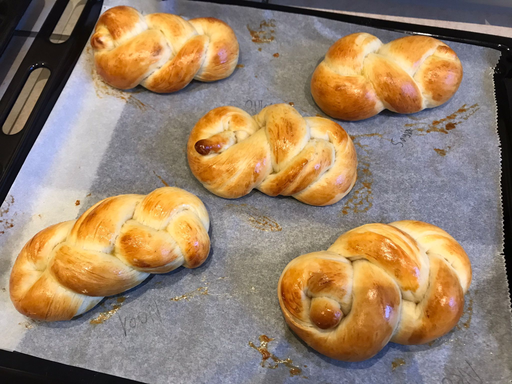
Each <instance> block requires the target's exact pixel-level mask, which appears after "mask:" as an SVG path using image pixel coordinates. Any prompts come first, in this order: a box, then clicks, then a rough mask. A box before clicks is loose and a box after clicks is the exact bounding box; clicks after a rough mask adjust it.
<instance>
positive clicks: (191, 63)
mask: <svg viewBox="0 0 512 384" xmlns="http://www.w3.org/2000/svg"><path fill="white" fill-rule="evenodd" d="M91 46H92V48H93V49H94V61H95V64H96V69H97V71H98V73H99V75H100V76H101V77H102V78H103V79H104V80H105V82H106V83H108V84H110V85H112V86H113V87H116V88H121V89H130V88H133V87H136V86H137V85H139V84H141V85H142V86H143V87H145V88H147V89H149V90H151V91H153V92H158V93H169V92H176V91H179V90H180V89H182V88H184V87H186V86H187V84H188V83H190V82H191V81H192V79H196V80H199V81H216V80H220V79H224V78H226V77H228V76H230V75H231V74H232V73H233V71H234V70H235V67H236V64H237V62H238V41H237V39H236V36H235V33H234V32H233V30H232V29H231V28H230V27H229V26H228V25H227V24H226V23H224V22H223V21H221V20H218V19H214V18H211V17H205V18H198V19H192V20H189V21H187V20H185V19H183V18H181V17H179V16H176V15H171V14H168V13H153V14H150V15H146V16H142V15H141V14H140V13H139V12H138V11H137V10H136V9H134V8H131V7H126V6H119V7H114V8H111V9H109V10H108V11H106V12H105V13H103V14H102V15H101V16H100V18H99V20H98V24H97V25H96V29H95V33H94V34H93V36H92V38H91Z"/></svg>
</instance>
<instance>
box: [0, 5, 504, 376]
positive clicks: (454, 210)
mask: <svg viewBox="0 0 512 384" xmlns="http://www.w3.org/2000/svg"><path fill="white" fill-rule="evenodd" d="M105 4H106V7H105V9H106V8H107V7H110V6H114V5H119V4H128V5H133V6H135V7H136V8H138V9H140V10H142V11H143V12H144V13H151V12H157V11H158V12H160V11H161V12H171V13H175V14H179V15H183V16H185V17H187V18H193V17H201V16H212V17H217V18H220V19H222V20H224V21H226V22H227V23H228V24H230V25H231V26H232V27H233V29H234V30H235V32H236V34H237V37H238V39H239V42H240V52H241V54H240V61H239V66H238V68H237V70H236V71H235V73H234V74H233V75H232V76H231V77H230V78H228V79H225V80H222V81H219V82H215V83H208V84H206V83H200V82H193V83H192V84H190V85H189V86H188V87H187V88H185V89H184V90H182V91H180V92H177V93H174V94H170V95H158V94H154V93H151V92H148V91H146V90H144V89H143V88H136V89H135V90H134V91H131V92H123V91H119V90H115V89H112V88H110V87H109V86H107V85H105V84H103V83H102V82H101V80H100V79H99V78H98V76H97V74H95V72H94V70H93V65H92V50H91V48H90V46H87V47H86V48H85V50H84V52H83V54H82V57H81V59H80V60H79V62H78V64H77V66H76V68H75V69H74V72H73V74H72V76H71V77H70V79H69V81H68V83H67V85H66V87H65V89H64V90H63V92H62V94H61V97H60V98H59V100H58V102H57V104H56V105H55V107H54V109H53V111H52V114H51V115H50V117H49V119H48V121H47V123H46V125H45V128H44V130H43V131H42V133H41V134H40V136H39V138H38V140H37V142H36V144H35V145H34V147H33V149H32V151H31V153H30V155H29V156H28V158H27V160H26V162H25V164H24V165H23V168H22V170H21V172H20V174H19V176H18V178H17V180H16V182H15V183H14V185H13V186H12V188H11V191H10V193H9V196H8V198H7V199H6V201H5V203H4V204H3V205H2V208H1V213H0V216H1V217H0V220H1V222H0V249H1V251H0V288H1V289H0V313H1V315H0V333H1V334H2V339H1V340H0V347H1V348H4V349H8V350H16V351H19V352H23V353H28V354H31V355H34V356H38V357H43V358H46V359H50V360H54V361H58V362H62V363H66V364H70V365H75V366H80V367H85V368H89V369H93V370H96V371H101V372H106V373H110V374H114V375H117V376H122V377H127V378H132V379H136V380H140V381H143V382H154V383H165V382H209V383H215V382H222V383H230V382H233V383H239V382H251V383H262V382H295V381H304V382H308V381H309V382H326V383H327V382H396V383H401V382H424V383H431V382H432V383H456V382H468V383H479V382H506V381H507V380H510V379H511V378H512V347H511V345H512V328H511V317H512V316H511V313H510V300H509V297H508V288H507V280H506V272H505V267H504V259H503V256H502V251H503V212H502V208H501V193H500V176H501V175H500V159H501V157H500V146H499V139H498V135H497V132H496V102H495V99H494V87H493V76H492V75H493V69H494V67H495V65H496V63H497V61H498V59H499V52H498V51H495V50H493V49H489V48H482V47H476V46H472V45H465V44H458V43H448V44H449V45H450V46H451V47H452V48H453V49H454V50H455V51H456V52H457V54H458V55H459V58H460V59H461V61H462V63H463V66H464V79H463V82H462V84H461V87H460V89H459V91H458V93H457V94H456V95H455V96H454V97H453V98H452V99H451V100H450V101H449V102H448V103H446V104H445V105H443V106H441V107H438V108H436V109H433V110H426V111H423V112H420V113H418V114H415V115H410V116H401V115H396V114H393V113H390V112H383V113H381V114H380V115H378V116H377V117H375V118H372V119H369V120H365V121H362V122H353V123H347V122H342V123H341V125H342V126H343V127H344V128H345V130H347V132H348V133H349V134H350V135H351V136H352V138H353V140H354V143H355V145H356V149H357V153H358V158H359V169H358V175H359V179H358V181H357V183H356V185H355V187H354V189H353V190H352V192H351V193H350V194H349V195H348V196H347V197H346V198H345V199H343V200H342V201H340V202H339V203H338V204H335V205H333V206H330V207H324V208H318V207H310V206H307V205H304V204H302V203H300V202H298V201H296V200H294V199H292V198H285V197H277V198H272V197H268V196H266V195H263V194H262V193H260V192H257V191H255V192H252V193H251V194H249V195H248V196H246V197H244V198H241V199H237V200H225V199H221V198H219V197H216V196H214V195H212V194H211V193H209V192H208V191H207V190H205V189H204V188H203V187H202V186H201V184H200V183H199V182H198V181H197V180H196V179H195V178H194V177H193V176H192V174H191V172H190V170H189V168H188V165H187V160H186V152H185V148H186V142H187V139H188V134H189V132H190V130H191V129H192V127H193V126H194V124H195V123H196V122H197V121H198V120H199V119H200V118H201V117H202V116H203V115H204V114H206V113H207V112H208V111H209V110H211V109H213V108H215V107H218V106H222V105H234V106H237V107H240V108H243V109H245V110H247V111H248V112H250V113H253V114H256V113H257V112H259V110H260V109H261V108H263V107H264V106H266V105H268V104H273V103H281V102H285V103H291V104H293V105H294V107H295V108H297V109H298V110H299V112H300V113H302V114H303V115H304V116H315V115H317V114H319V115H323V114H322V112H321V111H320V110H319V109H318V108H317V107H316V105H315V104H314V102H313V100H312V97H311V94H310V91H309V81H310V78H311V74H312V72H313V70H314V68H315V67H316V65H317V64H318V63H319V62H320V61H321V60H322V58H323V56H324V55H325V53H326V51H327V49H328V48H329V46H330V45H331V44H332V43H333V42H334V41H335V40H336V39H338V38H339V37H341V36H343V35H346V34H348V33H353V32H357V31H366V32H369V33H373V34H375V35H377V36H378V37H379V38H380V39H381V40H382V41H384V42H388V41H390V40H392V39H395V38H397V37H400V36H402V35H401V34H400V33H396V32H389V31H383V30H378V29H374V28H369V27H363V26H358V25H352V24H348V23H343V22H339V21H333V20H325V19H321V18H317V17H311V16H302V15H295V14H285V13H280V12H276V11H268V10H256V9H249V8H242V7H235V6H229V7H228V6H222V5H215V4H207V3H190V2H186V1H183V2H182V1H166V2H159V1H151V2H150V1H142V0H140V1H126V0H125V1H122V2H120V1H119V2H118V1H106V2H105ZM167 184H168V185H172V186H178V187H180V188H184V189H186V190H188V191H190V192H192V193H195V194H196V195H198V196H199V197H200V198H201V199H202V200H203V201H204V203H205V204H206V206H207V208H208V211H209V213H210V217H211V222H212V229H211V238H212V253H211V254H210V257H209V259H208V261H207V262H206V263H205V264H204V265H203V266H202V267H200V268H198V269H195V270H186V269H183V268H182V269H179V270H177V271H175V272H172V273H169V274H166V275H160V276H154V277H152V278H150V279H148V280H147V281H146V282H145V283H144V284H143V285H142V286H139V287H138V288H135V289H133V290H131V291H129V292H126V293H123V294H121V295H119V296H117V297H112V298H108V299H107V300H105V301H104V302H103V303H102V304H101V305H100V306H99V307H97V308H95V309H93V310H92V311H90V312H89V313H87V314H85V315H83V316H81V317H79V318H77V319H74V320H72V321H67V322H58V323H36V322H33V321H31V320H28V319H26V318H24V317H23V316H21V315H19V314H18V313H17V312H16V311H15V309H14V308H13V306H12V304H11V303H10V301H9V296H8V292H7V289H8V278H9V272H10V268H11V266H12V263H13V261H14V259H15V257H16V255H17V253H18V252H19V250H20V249H21V247H22V246H23V245H24V243H25V242H26V241H28V240H29V239H30V238H31V237H32V236H33V235H34V234H35V233H36V232H37V231H39V230H41V229H43V228H44V227H46V226H48V225H51V224H53V223H56V222H59V221H63V220H68V219H70V218H73V217H77V216H78V215H79V214H80V213H82V212H83V211H85V210H86V209H87V207H89V206H91V205H92V204H93V203H95V202H96V201H98V200H100V199H102V198H105V197H107V196H111V195H116V194H122V193H148V192H150V191H151V190H153V189H154V188H157V187H160V186H162V185H167ZM401 219H418V220H424V221H427V222H430V223H433V224H436V225H438V226H440V227H441V228H443V229H445V230H446V231H448V232H449V233H450V234H451V235H453V236H454V237H455V238H456V239H457V240H458V241H459V242H460V243H461V244H462V246H463V247H464V248H465V249H466V251H467V253H468V255H469V257H470V259H471V262H472V265H473V273H474V274H473V283H472V285H471V288H470V291H469V293H468V295H467V297H466V307H465V312H464V315H463V317H462V319H461V321H460V322H459V324H458V326H457V327H456V328H455V329H454V330H453V331H452V332H450V333H449V334H447V335H446V336H444V337H442V338H440V339H438V340H437V341H435V342H433V343H431V344H427V345H422V346H401V345H397V344H393V343H390V344H388V346H386V347H385V348H384V349H383V350H382V351H381V352H380V353H379V354H378V355H377V356H376V357H374V358H372V359H371V360H368V361H365V362H361V363H343V362H338V361H334V360H331V359H328V358H326V357H323V356H322V355H320V354H318V353H316V352H315V351H313V350H311V349H309V348H308V347H307V346H306V345H305V344H304V343H303V342H301V341H300V340H299V339H298V338H297V337H296V336H295V335H294V334H293V333H292V332H291V331H290V330H289V329H288V328H287V326H286V324H285V322H284V319H283V318H282V315H281V311H280V309H279V304H278V300H277V294H276V291H277V281H278V279H279V276H280V274H281V272H282V270H283V268H284V266H285V265H286V264H287V263H288V262H289V261H290V260H291V259H293V258H294V257H296V256H299V255H300V254H303V253H307V252H312V251H316V250H321V249H326V248H328V247H329V246H330V245H331V244H332V243H333V241H334V240H335V239H336V238H337V237H338V236H339V235H340V234H341V233H343V232H345V231H347V230H349V229H351V228H354V227H356V226H359V225H362V224H365V223H369V222H391V221H395V220H401ZM266 351H268V354H267V353H266ZM263 357H268V358H267V359H264V358H263Z"/></svg>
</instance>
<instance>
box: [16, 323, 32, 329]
mask: <svg viewBox="0 0 512 384" xmlns="http://www.w3.org/2000/svg"><path fill="white" fill-rule="evenodd" d="M18 325H21V326H22V327H24V328H25V329H32V328H34V322H32V321H22V322H21V323H18Z"/></svg>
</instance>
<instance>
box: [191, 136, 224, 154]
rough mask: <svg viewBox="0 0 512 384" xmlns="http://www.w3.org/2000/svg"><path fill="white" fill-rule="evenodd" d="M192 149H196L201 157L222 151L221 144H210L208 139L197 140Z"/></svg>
mask: <svg viewBox="0 0 512 384" xmlns="http://www.w3.org/2000/svg"><path fill="white" fill-rule="evenodd" d="M194 148H195V149H196V152H197V153H199V154H200V155H202V156H206V155H209V154H210V152H214V153H219V151H220V150H221V149H222V145H221V143H212V142H211V141H210V140H208V139H203V140H199V141H198V142H197V143H196V144H195V145H194Z"/></svg>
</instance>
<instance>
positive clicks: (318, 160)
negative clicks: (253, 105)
mask: <svg viewBox="0 0 512 384" xmlns="http://www.w3.org/2000/svg"><path fill="white" fill-rule="evenodd" d="M187 153H188V162H189V165H190V169H191V170H192V173H193V174H194V176H195V177H197V179H198V180H199V181H200V182H201V183H203V185H204V186H205V188H207V189H208V190H209V191H211V192H212V193H214V194H216V195H218V196H221V197H225V198H228V199H234V198H238V197H241V196H244V195H247V194H248V193H249V192H251V190H252V189H254V188H256V189H258V190H260V191H261V192H263V193H266V194H267V195H270V196H277V195H284V196H293V197H294V198H296V199H297V200H299V201H302V202H303V203H306V204H310V205H329V204H334V203H336V202H338V201H339V200H340V199H341V198H343V196H345V195H346V194H347V193H348V192H350V190H351V189H352V187H353V186H354V183H355V181H356V177H357V174H356V168H357V157H356V150H355V148H354V144H353V143H352V140H351V139H350V137H349V136H348V135H347V133H346V132H345V131H344V130H343V128H341V127H340V126H339V125H338V124H336V123H335V122H333V121H331V120H328V119H324V118H321V117H304V118H303V117H302V116H301V115H300V114H299V113H298V112H297V111H296V110H295V109H294V108H292V107H291V106H290V105H288V104H275V105H270V106H268V107H266V108H264V109H262V110H261V112H260V113H259V114H257V115H256V116H254V117H252V116H251V115H249V114H248V113H247V112H245V111H243V110H241V109H239V108H235V107H220V108H216V109H213V110H211V111H210V112H208V113H207V114H206V115H205V116H203V117H202V118H201V119H200V120H199V122H198V123H197V124H196V126H195V127H194V128H193V129H192V132H191V133H190V137H189V140H188V146H187Z"/></svg>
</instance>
